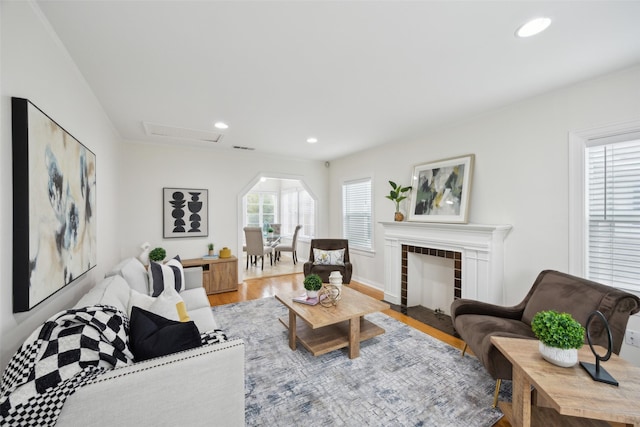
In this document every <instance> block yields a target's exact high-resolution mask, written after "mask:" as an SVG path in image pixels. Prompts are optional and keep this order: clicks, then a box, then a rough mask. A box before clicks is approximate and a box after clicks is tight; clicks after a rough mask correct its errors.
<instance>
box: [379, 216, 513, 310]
mask: <svg viewBox="0 0 640 427" xmlns="http://www.w3.org/2000/svg"><path fill="white" fill-rule="evenodd" d="M380 224H382V226H383V227H384V279H385V280H384V283H385V288H384V297H385V300H386V301H388V302H390V303H392V304H405V305H406V302H407V300H406V297H407V295H406V292H407V290H406V283H407V279H406V274H407V271H403V262H402V257H403V246H404V252H405V253H404V256H405V257H406V252H407V250H409V251H410V252H415V253H422V254H424V255H428V254H429V253H433V252H434V251H435V252H436V253H435V255H436V256H439V254H438V252H440V253H444V254H445V255H444V256H447V253H448V254H451V253H456V252H457V253H459V254H460V255H459V256H458V254H455V255H453V256H454V257H455V258H458V257H459V258H460V260H461V262H462V265H461V266H460V267H461V268H460V269H459V271H460V273H459V274H460V276H461V277H459V278H457V277H456V279H460V281H459V284H460V289H459V290H457V291H454V292H456V297H460V296H461V297H462V298H470V299H475V300H479V301H484V302H488V303H492V304H500V305H503V304H504V287H503V276H504V239H505V238H506V236H507V234H508V233H509V231H510V230H511V226H510V225H485V224H444V223H425V222H381V223H380ZM408 248H409V249H408ZM440 256H441V255H440ZM405 270H406V261H405ZM403 275H404V278H403ZM403 281H404V284H405V289H404V291H403V289H402V283H403ZM453 283H454V278H453V275H452V284H453ZM457 283H458V280H456V284H457ZM453 287H454V286H453V285H452V289H453ZM456 287H457V286H456ZM403 292H404V295H403ZM403 297H404V298H403Z"/></svg>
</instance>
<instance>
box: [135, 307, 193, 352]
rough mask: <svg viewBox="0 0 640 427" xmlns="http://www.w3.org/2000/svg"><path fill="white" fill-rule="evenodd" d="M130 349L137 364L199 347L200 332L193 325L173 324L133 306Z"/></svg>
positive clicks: (184, 323)
mask: <svg viewBox="0 0 640 427" xmlns="http://www.w3.org/2000/svg"><path fill="white" fill-rule="evenodd" d="M129 345H130V347H131V352H132V353H133V356H134V358H135V361H136V362H140V361H142V360H147V359H152V358H154V357H160V356H166V355H167V354H172V353H176V352H178V351H183V350H189V349H191V348H196V347H200V346H201V345H202V340H201V339H200V332H199V331H198V328H197V327H196V324H195V323H193V322H176V321H175V320H169V319H165V318H164V317H162V316H158V315H157V314H154V313H151V312H149V311H146V310H143V309H141V308H140V307H136V306H134V307H133V308H132V309H131V320H130V325H129Z"/></svg>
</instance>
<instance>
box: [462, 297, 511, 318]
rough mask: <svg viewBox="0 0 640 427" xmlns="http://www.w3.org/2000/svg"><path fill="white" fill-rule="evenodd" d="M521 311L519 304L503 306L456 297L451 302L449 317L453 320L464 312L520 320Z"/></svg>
mask: <svg viewBox="0 0 640 427" xmlns="http://www.w3.org/2000/svg"><path fill="white" fill-rule="evenodd" d="M523 311H524V310H523V307H522V305H521V304H519V305H517V306H513V307H503V306H500V305H495V304H489V303H486V302H481V301H475V300H469V299H457V300H455V301H453V303H452V304H451V319H452V320H453V321H454V322H455V319H456V316H462V315H464V314H479V315H484V316H494V317H502V318H506V319H515V320H520V319H522V313H523Z"/></svg>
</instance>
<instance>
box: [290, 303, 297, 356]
mask: <svg viewBox="0 0 640 427" xmlns="http://www.w3.org/2000/svg"><path fill="white" fill-rule="evenodd" d="M296 328H297V326H296V314H295V313H294V312H293V310H289V348H291V350H295V349H296Z"/></svg>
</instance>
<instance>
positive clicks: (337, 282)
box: [329, 270, 342, 287]
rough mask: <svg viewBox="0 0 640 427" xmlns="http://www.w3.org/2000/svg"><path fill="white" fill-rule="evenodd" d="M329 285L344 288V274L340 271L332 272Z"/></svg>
mask: <svg viewBox="0 0 640 427" xmlns="http://www.w3.org/2000/svg"><path fill="white" fill-rule="evenodd" d="M329 284H330V285H333V286H337V287H342V274H340V272H339V271H337V270H336V271H332V272H331V274H329Z"/></svg>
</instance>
